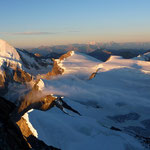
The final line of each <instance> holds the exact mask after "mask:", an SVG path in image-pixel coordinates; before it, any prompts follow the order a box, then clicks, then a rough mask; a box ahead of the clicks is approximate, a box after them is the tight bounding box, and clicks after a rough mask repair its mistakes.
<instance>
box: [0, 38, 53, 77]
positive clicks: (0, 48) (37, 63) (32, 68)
mask: <svg viewBox="0 0 150 150" xmlns="http://www.w3.org/2000/svg"><path fill="white" fill-rule="evenodd" d="M3 65H7V66H8V67H10V68H12V69H16V67H19V68H21V69H23V70H24V71H26V72H29V73H30V74H32V75H37V74H39V73H43V72H45V73H46V70H47V71H49V70H48V69H51V67H52V65H51V60H44V59H40V58H38V57H36V56H35V55H34V54H31V53H29V52H27V51H25V50H20V49H15V48H14V47H13V46H11V45H10V44H8V43H7V42H6V41H4V40H1V39H0V66H3Z"/></svg>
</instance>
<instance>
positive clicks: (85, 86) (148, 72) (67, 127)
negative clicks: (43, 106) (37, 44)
mask: <svg viewBox="0 0 150 150" xmlns="http://www.w3.org/2000/svg"><path fill="white" fill-rule="evenodd" d="M59 63H60V67H63V68H64V74H63V75H62V76H58V77H55V78H54V79H52V80H43V82H44V88H43V87H42V91H43V92H44V93H52V94H55V95H60V96H64V101H66V102H67V103H68V104H69V105H70V106H71V107H73V108H74V109H76V110H77V111H79V112H80V113H81V115H82V116H78V115H76V114H73V113H71V112H69V113H70V116H69V115H66V114H64V113H62V112H61V111H59V110H58V109H56V108H52V109H51V110H49V111H46V112H41V111H37V110H34V111H32V112H30V113H29V120H30V122H31V123H32V125H33V127H34V128H35V129H36V131H37V132H38V133H37V134H38V138H39V139H41V140H43V141H44V142H46V143H47V144H49V145H54V146H56V147H59V148H61V149H62V150H83V149H86V150H100V149H102V150H111V149H114V150H128V149H132V150H143V149H146V148H145V147H144V146H142V144H141V143H140V141H139V140H138V139H136V138H135V135H140V136H144V137H150V129H149V124H150V117H149V110H150V99H149V98H150V62H144V61H140V60H129V59H122V58H121V57H117V56H111V58H110V59H109V60H108V61H107V62H105V63H102V62H99V61H98V60H96V59H94V58H92V57H89V56H86V55H83V54H80V53H72V55H71V56H70V57H68V58H66V59H65V60H63V61H61V62H59ZM97 69H99V71H98V73H97V74H96V76H95V78H93V79H91V80H86V79H88V77H89V76H90V74H91V73H93V72H95V71H96V70H97ZM42 86H43V84H42ZM112 126H114V127H116V128H118V129H120V130H121V132H120V131H115V130H110V128H111V127H112Z"/></svg>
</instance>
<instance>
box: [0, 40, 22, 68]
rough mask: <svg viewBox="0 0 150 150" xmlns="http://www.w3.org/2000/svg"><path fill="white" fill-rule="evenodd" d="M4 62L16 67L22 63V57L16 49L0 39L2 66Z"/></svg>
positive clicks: (0, 61) (0, 62) (0, 63)
mask: <svg viewBox="0 0 150 150" xmlns="http://www.w3.org/2000/svg"><path fill="white" fill-rule="evenodd" d="M4 62H7V64H11V66H12V67H13V66H15V67H16V65H17V64H19V62H20V56H19V54H18V53H17V51H16V49H15V48H14V47H12V46H11V45H9V44H8V43H7V42H6V41H4V40H1V39H0V66H1V65H3V63H4Z"/></svg>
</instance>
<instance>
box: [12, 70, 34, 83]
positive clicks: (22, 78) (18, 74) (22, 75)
mask: <svg viewBox="0 0 150 150" xmlns="http://www.w3.org/2000/svg"><path fill="white" fill-rule="evenodd" d="M13 80H14V81H16V82H20V83H25V82H30V81H31V80H32V76H31V75H30V74H29V73H27V72H25V71H23V70H22V69H20V68H16V70H14V72H13Z"/></svg>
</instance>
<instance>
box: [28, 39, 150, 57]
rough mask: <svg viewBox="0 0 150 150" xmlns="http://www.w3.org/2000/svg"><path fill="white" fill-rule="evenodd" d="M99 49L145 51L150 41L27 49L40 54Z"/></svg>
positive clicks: (85, 51) (86, 51) (87, 51)
mask: <svg viewBox="0 0 150 150" xmlns="http://www.w3.org/2000/svg"><path fill="white" fill-rule="evenodd" d="M97 49H101V50H107V51H110V52H113V53H118V52H126V51H130V52H132V53H136V54H139V53H145V52H146V51H147V50H150V42H143V43H136V42H131V43H115V42H110V43H94V44H70V45H56V46H41V47H38V48H33V49H27V50H28V51H30V52H32V53H39V54H40V55H47V54H49V53H51V52H55V53H60V54H62V53H66V52H67V51H70V50H74V51H78V52H83V53H91V52H93V51H95V50H97Z"/></svg>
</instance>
